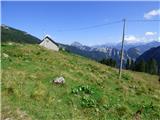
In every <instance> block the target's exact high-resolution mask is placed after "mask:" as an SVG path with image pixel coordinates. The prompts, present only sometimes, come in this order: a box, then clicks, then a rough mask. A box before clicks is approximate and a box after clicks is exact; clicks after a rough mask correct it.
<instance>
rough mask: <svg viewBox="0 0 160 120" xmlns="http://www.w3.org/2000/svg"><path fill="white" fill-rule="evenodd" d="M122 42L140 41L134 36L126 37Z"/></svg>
mask: <svg viewBox="0 0 160 120" xmlns="http://www.w3.org/2000/svg"><path fill="white" fill-rule="evenodd" d="M124 40H125V41H126V42H128V43H136V42H140V39H139V38H138V37H136V36H134V35H126V36H125V39H124Z"/></svg>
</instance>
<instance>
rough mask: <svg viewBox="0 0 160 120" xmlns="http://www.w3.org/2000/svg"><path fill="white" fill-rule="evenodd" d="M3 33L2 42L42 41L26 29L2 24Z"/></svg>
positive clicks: (33, 42) (36, 42)
mask: <svg viewBox="0 0 160 120" xmlns="http://www.w3.org/2000/svg"><path fill="white" fill-rule="evenodd" d="M1 34H2V37H1V42H16V43H29V44H38V43H40V41H41V40H40V39H38V38H36V37H34V36H32V35H30V34H28V33H26V32H24V31H21V30H18V29H15V28H12V27H9V26H6V25H1Z"/></svg>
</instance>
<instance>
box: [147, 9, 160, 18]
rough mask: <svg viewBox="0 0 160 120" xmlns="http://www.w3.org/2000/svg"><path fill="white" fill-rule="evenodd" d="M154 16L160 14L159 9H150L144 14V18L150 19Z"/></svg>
mask: <svg viewBox="0 0 160 120" xmlns="http://www.w3.org/2000/svg"><path fill="white" fill-rule="evenodd" d="M155 16H160V9H155V10H151V11H149V12H148V13H145V14H144V18H145V19H151V18H153V17H155Z"/></svg>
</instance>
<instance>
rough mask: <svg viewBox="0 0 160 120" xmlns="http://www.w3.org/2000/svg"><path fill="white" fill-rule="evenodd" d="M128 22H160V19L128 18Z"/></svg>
mask: <svg viewBox="0 0 160 120" xmlns="http://www.w3.org/2000/svg"><path fill="white" fill-rule="evenodd" d="M127 22H160V20H127Z"/></svg>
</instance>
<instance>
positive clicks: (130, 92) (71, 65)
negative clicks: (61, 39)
mask: <svg viewBox="0 0 160 120" xmlns="http://www.w3.org/2000/svg"><path fill="white" fill-rule="evenodd" d="M1 60H2V62H1V67H2V69H1V73H2V80H1V94H2V98H1V99H2V113H1V116H2V120H5V119H8V120H132V119H135V120H136V119H137V120H138V119H141V120H159V119H160V83H159V81H158V76H155V75H150V74H146V73H140V72H133V71H126V70H123V74H122V78H121V79H118V69H115V68H111V67H108V66H105V65H102V64H100V63H97V62H95V61H92V60H89V59H87V58H84V57H81V56H78V55H74V54H71V53H68V52H65V51H60V52H54V51H51V50H47V49H45V48H42V47H40V46H38V45H29V44H17V43H12V44H8V43H2V45H1ZM59 76H63V77H64V78H65V84H63V85H58V84H54V83H53V82H52V81H53V80H54V79H55V78H56V77H59ZM139 111H140V112H139Z"/></svg>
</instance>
